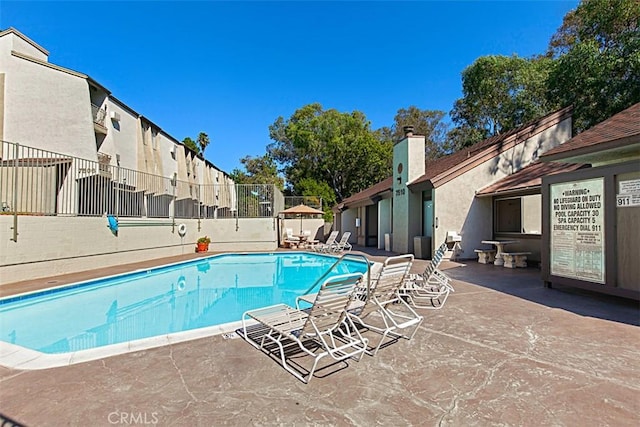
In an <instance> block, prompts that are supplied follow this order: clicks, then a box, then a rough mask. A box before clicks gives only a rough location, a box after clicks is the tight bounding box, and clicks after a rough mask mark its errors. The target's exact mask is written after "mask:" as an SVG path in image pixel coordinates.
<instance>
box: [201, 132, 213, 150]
mask: <svg viewBox="0 0 640 427" xmlns="http://www.w3.org/2000/svg"><path fill="white" fill-rule="evenodd" d="M209 142H211V141H210V140H209V135H207V134H206V133H204V132H200V134H198V145H199V146H200V149H201V150H202V155H204V149H205V148H207V145H209Z"/></svg>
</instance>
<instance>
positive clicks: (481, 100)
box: [448, 55, 554, 149]
mask: <svg viewBox="0 0 640 427" xmlns="http://www.w3.org/2000/svg"><path fill="white" fill-rule="evenodd" d="M552 65H553V61H552V60H551V59H550V58H545V57H538V58H532V59H525V58H521V57H518V56H516V55H513V56H500V55H490V56H482V57H480V58H478V59H477V60H476V61H475V62H474V63H473V64H471V65H470V66H469V67H467V68H466V69H465V70H464V71H463V72H462V92H463V97H462V98H460V99H458V100H457V101H456V102H455V104H454V107H453V110H452V111H451V113H450V114H451V118H452V120H453V122H454V124H455V125H456V126H455V128H454V129H452V130H451V131H450V133H449V135H448V137H449V139H450V140H451V141H450V143H452V145H453V147H451V148H453V149H460V148H463V147H465V146H469V145H472V144H473V143H475V142H478V141H480V140H482V139H484V138H488V137H490V136H493V135H499V134H501V133H503V132H505V131H508V130H510V129H513V128H516V127H518V126H520V125H522V124H524V123H526V122H527V121H529V120H532V119H534V118H536V117H539V116H542V115H544V114H546V113H548V111H549V110H551V109H552V108H554V105H552V104H551V103H550V101H549V99H548V97H547V96H546V91H547V81H548V77H549V73H550V72H551V69H552Z"/></svg>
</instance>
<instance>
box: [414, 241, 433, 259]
mask: <svg viewBox="0 0 640 427" xmlns="http://www.w3.org/2000/svg"><path fill="white" fill-rule="evenodd" d="M413 255H414V256H415V257H416V258H418V259H431V237H429V236H416V237H414V238H413Z"/></svg>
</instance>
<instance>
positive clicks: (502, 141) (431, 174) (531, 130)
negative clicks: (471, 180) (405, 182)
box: [409, 107, 573, 188]
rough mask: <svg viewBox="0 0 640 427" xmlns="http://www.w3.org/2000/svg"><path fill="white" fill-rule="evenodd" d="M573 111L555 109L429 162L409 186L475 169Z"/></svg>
mask: <svg viewBox="0 0 640 427" xmlns="http://www.w3.org/2000/svg"><path fill="white" fill-rule="evenodd" d="M572 112H573V108H572V107H566V108H563V109H560V110H557V111H554V112H552V113H550V114H547V115H546V116H544V117H541V118H538V119H535V120H532V121H530V122H528V123H525V124H524V125H522V126H520V127H519V128H516V129H513V130H511V131H509V132H505V133H503V134H500V135H494V136H492V137H490V138H487V139H485V140H483V141H480V142H478V143H476V144H474V145H472V146H471V147H468V148H464V149H462V150H460V151H456V152H455V153H453V154H450V155H448V156H445V157H441V158H439V159H435V160H432V161H430V162H427V163H426V167H425V173H424V175H422V176H421V177H419V178H417V179H415V180H414V181H413V182H411V183H410V184H409V187H410V188H412V187H417V186H423V185H425V184H429V183H431V186H433V187H434V188H435V187H439V186H441V185H442V184H445V183H447V182H449V181H451V180H452V179H454V178H456V177H458V176H460V175H462V174H463V173H465V172H467V171H469V170H470V169H473V168H474V167H476V166H478V165H479V164H481V163H482V162H484V161H486V160H488V159H490V158H492V157H495V156H496V155H497V154H499V153H501V152H504V151H506V150H508V149H510V148H512V147H514V146H515V145H517V144H519V143H521V142H523V141H525V140H527V139H529V138H531V137H532V136H534V135H537V134H539V133H541V132H543V131H545V130H547V129H549V128H550V127H553V126H555V125H557V124H558V123H560V122H562V121H563V120H566V119H568V118H569V117H571V114H572ZM421 184H422V185H421Z"/></svg>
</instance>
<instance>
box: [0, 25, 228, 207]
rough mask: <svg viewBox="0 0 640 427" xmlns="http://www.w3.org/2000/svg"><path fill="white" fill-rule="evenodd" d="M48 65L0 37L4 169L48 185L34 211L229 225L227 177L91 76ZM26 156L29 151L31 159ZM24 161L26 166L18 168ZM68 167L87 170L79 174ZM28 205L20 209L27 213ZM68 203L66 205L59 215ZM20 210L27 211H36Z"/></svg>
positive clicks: (20, 43) (31, 49)
mask: <svg viewBox="0 0 640 427" xmlns="http://www.w3.org/2000/svg"><path fill="white" fill-rule="evenodd" d="M48 57H49V52H48V51H47V50H45V49H44V48H43V47H42V46H40V45H38V44H37V43H35V42H34V41H33V40H31V39H29V38H28V37H27V36H25V35H24V34H22V33H20V32H19V31H18V30H16V29H14V28H9V29H7V30H4V31H1V32H0V140H2V141H3V144H2V153H0V156H1V158H2V161H3V164H2V166H5V167H6V168H3V169H9V167H10V166H11V164H10V160H11V159H12V158H20V159H22V160H21V161H22V163H23V164H22V166H23V167H25V166H26V167H28V168H29V169H30V170H31V172H32V175H33V174H35V175H38V176H46V175H51V176H52V179H51V180H50V181H51V187H52V188H51V189H49V190H47V191H49V193H50V194H49V195H48V197H44V199H47V201H46V202H43V201H39V202H38V204H39V205H40V207H39V208H38V209H40V210H42V211H43V213H46V214H49V213H62V212H64V213H68V214H78V215H102V214H104V213H105V212H107V213H110V214H117V215H119V216H132V217H169V216H170V215H175V216H176V217H182V218H200V217H217V216H219V215H221V216H228V215H229V214H230V213H231V212H232V211H233V210H234V209H235V189H234V183H233V181H232V180H231V178H230V177H229V175H228V174H226V173H225V172H224V171H222V170H220V169H219V168H217V167H216V166H215V165H214V164H213V163H211V162H210V161H207V160H205V159H204V158H203V157H201V156H199V155H197V154H196V153H194V152H193V151H191V150H189V149H188V148H187V147H185V146H184V145H183V144H182V143H181V142H180V141H179V140H177V139H176V138H174V137H173V136H171V135H169V134H168V133H166V132H165V131H163V130H162V128H161V127H160V126H159V125H158V124H156V123H154V122H153V121H152V120H151V119H149V118H148V117H146V116H144V115H143V114H141V113H139V112H137V111H136V110H134V109H133V108H131V107H130V106H128V105H126V104H125V103H124V102H122V101H121V100H119V99H118V98H116V97H115V96H114V95H113V94H112V93H111V92H110V91H109V90H108V89H107V88H105V87H104V86H103V85H101V84H100V83H98V82H97V81H95V80H94V79H92V78H91V77H89V76H88V75H87V74H84V73H82V72H78V71H75V70H70V69H68V68H64V67H62V66H59V65H56V64H52V63H50V62H49V61H48ZM23 147H29V149H30V150H31V151H29V154H28V155H26V154H25V149H24V148H23ZM18 151H19V152H18ZM50 153H56V154H59V155H62V156H63V159H62V160H61V159H60V157H56V156H54V155H53V154H50ZM54 157H55V161H54V160H52V159H53V158H54ZM25 158H29V159H31V164H29V165H27V164H24V163H25V160H24V159H25ZM36 158H37V159H38V161H37V162H36V161H35V160H34V159H36ZM65 158H66V160H65ZM72 158H77V159H82V160H84V161H86V162H84V163H82V164H81V165H80V162H75V161H74V162H72V161H71V160H70V159H72ZM47 159H48V160H47ZM92 163H94V164H92ZM23 171H24V169H23ZM6 172H7V173H5V174H4V175H3V177H4V181H5V188H3V189H2V190H0V191H2V193H3V198H4V199H6V200H2V202H3V204H4V205H3V206H8V207H10V208H11V200H12V199H13V197H12V194H11V192H12V188H13V187H14V186H13V185H11V181H12V179H13V177H12V175H11V174H10V173H8V171H6ZM17 179H20V178H19V177H18V178H17ZM63 181H64V182H66V183H67V185H63V184H64V183H63ZM14 184H15V183H14ZM71 184H72V185H71ZM71 187H73V190H71V189H70V188H71ZM65 192H66V193H69V192H73V193H74V194H73V196H69V195H68V194H66V195H65V194H64V193H65ZM96 194H98V195H100V196H101V197H99V199H100V200H99V201H98V202H96V201H95V200H93V199H95V196H96ZM38 198H39V199H43V197H42V195H40V196H39V197H38ZM87 198H92V201H91V202H89V201H88V200H85V199H87ZM33 199H34V198H33V197H32V198H30V200H27V201H25V199H24V198H23V199H22V200H21V203H30V204H32V203H34V201H33ZM65 199H68V200H70V201H69V202H68V203H67V204H68V205H69V206H64V207H63V206H60V204H61V203H62V202H61V201H62V200H65ZM56 200H57V201H56ZM116 204H117V205H118V206H117V211H115V212H114V211H113V210H114V209H116V207H115V205H116ZM71 206H73V207H71ZM13 208H15V209H17V208H18V207H13ZM38 209H36V210H38ZM20 211H21V212H32V211H33V207H32V206H29V208H28V209H27V208H26V207H23V208H22V209H20Z"/></svg>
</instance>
